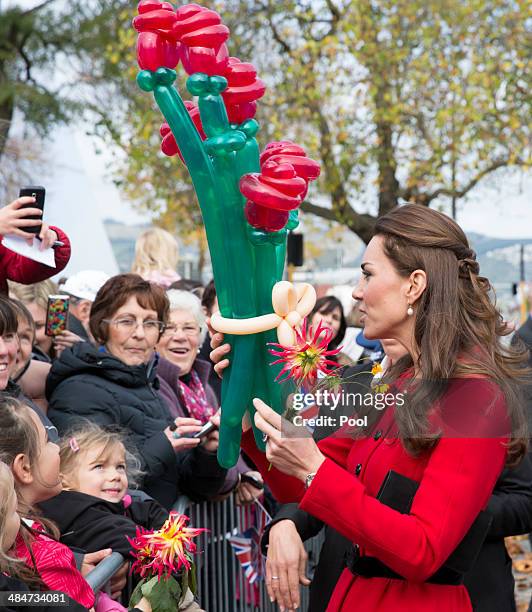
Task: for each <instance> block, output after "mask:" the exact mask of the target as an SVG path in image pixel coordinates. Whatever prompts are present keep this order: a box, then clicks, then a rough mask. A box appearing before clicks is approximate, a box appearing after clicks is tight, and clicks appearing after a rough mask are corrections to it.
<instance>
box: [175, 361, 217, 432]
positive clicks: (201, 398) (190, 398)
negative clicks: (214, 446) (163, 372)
mask: <svg viewBox="0 0 532 612" xmlns="http://www.w3.org/2000/svg"><path fill="white" fill-rule="evenodd" d="M179 389H180V391H181V397H182V399H183V403H184V404H185V408H186V411H187V412H188V413H189V415H190V416H191V417H192V418H193V419H198V420H199V421H201V422H202V423H206V422H207V421H208V420H209V418H210V417H211V416H212V415H213V414H214V413H215V412H216V408H214V407H213V406H211V405H210V404H209V401H208V400H207V394H206V393H205V389H204V387H203V385H202V384H201V380H200V379H199V376H198V375H197V374H196V372H194V370H191V371H190V380H189V381H188V383H185V382H183V381H182V380H181V379H179Z"/></svg>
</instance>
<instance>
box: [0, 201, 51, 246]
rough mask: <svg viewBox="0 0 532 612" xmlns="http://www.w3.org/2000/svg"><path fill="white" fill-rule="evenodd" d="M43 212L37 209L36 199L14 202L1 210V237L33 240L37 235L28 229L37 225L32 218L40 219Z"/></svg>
mask: <svg viewBox="0 0 532 612" xmlns="http://www.w3.org/2000/svg"><path fill="white" fill-rule="evenodd" d="M40 215H41V211H40V210H39V209H38V208H35V203H34V198H32V197H31V196H24V197H22V198H17V199H16V200H13V202H11V203H10V204H7V205H6V206H4V207H3V208H0V235H2V236H20V237H21V238H26V239H31V240H33V237H34V235H35V234H33V233H30V232H29V230H28V227H31V226H33V225H34V224H35V221H32V217H33V218H35V217H39V218H40Z"/></svg>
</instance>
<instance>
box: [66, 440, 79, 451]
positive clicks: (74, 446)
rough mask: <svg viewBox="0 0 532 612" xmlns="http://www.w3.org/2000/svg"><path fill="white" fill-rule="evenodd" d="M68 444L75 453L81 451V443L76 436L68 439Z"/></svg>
mask: <svg viewBox="0 0 532 612" xmlns="http://www.w3.org/2000/svg"><path fill="white" fill-rule="evenodd" d="M68 444H69V446H70V448H71V449H72V452H73V453H77V452H78V451H79V444H78V441H77V440H76V438H70V440H69V441H68Z"/></svg>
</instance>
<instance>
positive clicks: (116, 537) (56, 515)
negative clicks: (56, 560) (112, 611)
mask: <svg viewBox="0 0 532 612" xmlns="http://www.w3.org/2000/svg"><path fill="white" fill-rule="evenodd" d="M39 508H40V509H41V511H42V513H43V515H44V516H45V517H46V518H48V519H51V520H52V521H54V523H55V524H56V525H57V526H58V527H59V531H60V532H61V542H63V544H66V545H67V546H70V547H76V548H81V549H82V550H84V551H86V552H96V551H98V550H102V549H104V548H112V549H113V552H119V553H120V554H121V555H124V556H127V555H129V553H130V551H131V546H130V544H129V542H128V541H127V539H126V536H128V537H130V538H133V537H135V534H136V528H137V525H138V526H140V527H144V528H146V529H159V528H160V527H162V525H163V523H164V522H165V521H166V519H167V518H168V511H167V510H165V509H164V508H163V507H162V506H161V505H160V504H159V503H157V502H156V501H155V500H153V499H151V500H146V501H133V502H131V504H130V505H129V506H128V507H127V508H126V507H125V506H124V504H123V503H122V502H118V503H113V502H108V501H105V500H104V499H100V498H99V497H94V496H92V495H87V494H86V493H80V492H79V491H63V492H62V493H59V495H56V496H55V497H52V499H49V500H47V501H45V502H41V503H40V504H39Z"/></svg>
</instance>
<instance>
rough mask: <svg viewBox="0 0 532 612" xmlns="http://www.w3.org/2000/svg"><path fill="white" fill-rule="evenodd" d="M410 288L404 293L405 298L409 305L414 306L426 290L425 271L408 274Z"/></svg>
mask: <svg viewBox="0 0 532 612" xmlns="http://www.w3.org/2000/svg"><path fill="white" fill-rule="evenodd" d="M409 281H410V286H409V287H408V289H407V292H406V298H407V300H408V303H409V304H411V305H412V304H415V303H416V302H417V300H419V298H420V297H421V294H422V293H423V291H425V289H426V288H427V274H426V273H425V270H414V271H413V272H412V274H410V279H409Z"/></svg>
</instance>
